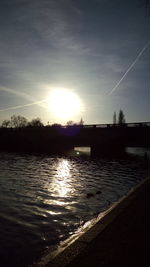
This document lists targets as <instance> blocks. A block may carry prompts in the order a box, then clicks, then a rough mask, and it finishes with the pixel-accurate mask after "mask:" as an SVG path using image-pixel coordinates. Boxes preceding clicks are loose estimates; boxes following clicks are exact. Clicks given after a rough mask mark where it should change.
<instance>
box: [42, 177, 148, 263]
mask: <svg viewBox="0 0 150 267" xmlns="http://www.w3.org/2000/svg"><path fill="white" fill-rule="evenodd" d="M133 195H135V196H134V197H130V201H129V202H128V201H127V202H128V203H127V205H125V207H124V208H123V209H121V212H119V214H117V216H115V219H114V220H113V221H112V222H111V223H108V225H107V226H106V227H105V229H104V230H103V231H101V232H100V233H99V234H98V235H96V237H95V238H94V239H92V241H90V242H88V244H86V245H85V248H84V249H82V251H81V253H77V255H76V257H70V260H69V261H70V262H69V263H67V262H68V260H64V258H65V257H57V260H56V261H54V262H53V261H52V262H51V263H50V264H48V265H46V266H52V267H53V266H54V267H57V266H63V267H64V266H66V267H99V266H100V267H104V266H105V267H106V266H107V267H113V266H116V267H128V266H130V267H131V266H132V267H134V266H136V267H137V266H140V267H147V266H148V267H149V266H150V182H149V181H148V182H147V183H146V184H145V185H144V186H142V189H140V190H139V191H138V193H136V194H133ZM82 242H83V243H84V242H85V241H84V239H83V240H82V241H80V243H82ZM85 243H87V242H85ZM79 250H80V249H79ZM67 254H68V253H67ZM75 254H76V252H75ZM67 257H68V255H67ZM67 257H66V258H67ZM62 258H63V259H62ZM61 261H62V262H61Z"/></svg>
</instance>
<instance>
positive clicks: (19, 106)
mask: <svg viewBox="0 0 150 267" xmlns="http://www.w3.org/2000/svg"><path fill="white" fill-rule="evenodd" d="M44 102H47V99H43V100H40V101H36V102H32V103H29V104H25V105H18V106H14V107H10V108H4V109H0V112H2V111H6V110H12V109H19V108H24V107H29V106H33V105H39V104H41V103H44Z"/></svg>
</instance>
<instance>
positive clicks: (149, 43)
mask: <svg viewBox="0 0 150 267" xmlns="http://www.w3.org/2000/svg"><path fill="white" fill-rule="evenodd" d="M149 45H150V41H148V43H147V44H146V45H145V46H144V47H143V48H142V50H141V51H140V52H139V54H138V55H137V57H136V59H135V60H134V61H133V63H132V64H131V65H130V66H129V68H128V69H127V70H126V72H125V73H124V75H123V76H122V78H121V79H120V80H119V82H117V84H116V85H115V86H114V88H113V89H112V90H111V91H110V93H109V95H111V94H112V93H113V92H115V91H116V89H117V88H118V86H119V85H120V83H121V82H122V81H123V79H124V78H125V77H126V75H127V74H128V72H129V71H130V70H131V69H132V68H133V67H134V65H135V64H136V63H137V61H138V60H139V58H140V57H141V56H142V54H143V53H144V51H145V50H146V49H147V47H148V46H149Z"/></svg>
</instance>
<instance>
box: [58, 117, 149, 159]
mask: <svg viewBox="0 0 150 267" xmlns="http://www.w3.org/2000/svg"><path fill="white" fill-rule="evenodd" d="M63 128H64V133H63V134H64V135H68V137H69V138H68V141H70V144H72V145H73V146H81V147H82V146H88V147H91V154H92V155H95V156H100V155H109V154H113V155H114V154H120V153H123V152H124V150H125V147H150V122H136V123H125V124H94V125H83V126H69V127H68V126H64V127H63ZM78 128H79V131H78V132H77V129H78ZM69 130H70V136H69ZM76 132H77V134H76ZM71 134H72V136H71Z"/></svg>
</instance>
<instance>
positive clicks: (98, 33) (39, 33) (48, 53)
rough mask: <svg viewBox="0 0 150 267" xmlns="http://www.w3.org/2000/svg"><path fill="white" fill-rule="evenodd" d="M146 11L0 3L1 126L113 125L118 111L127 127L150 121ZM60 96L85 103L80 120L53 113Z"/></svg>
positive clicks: (77, 1) (40, 0) (72, 3)
mask: <svg viewBox="0 0 150 267" xmlns="http://www.w3.org/2000/svg"><path fill="white" fill-rule="evenodd" d="M140 3H141V1H140V0H132V1H131V0H126V1H122V0H113V1H112V0H89V1H87V0H0V33H1V34H0V122H2V121H3V120H4V119H9V118H10V116H11V115H14V114H16V115H22V116H25V117H26V118H28V119H29V120H31V119H32V118H35V117H40V118H41V119H42V121H43V122H44V123H47V122H48V121H49V123H50V124H52V123H54V122H57V123H62V124H65V123H66V121H67V120H70V119H71V120H73V121H75V122H78V121H80V119H81V117H82V118H83V120H84V123H85V124H90V123H109V122H110V123H111V122H112V117H113V113H114V111H116V112H118V111H119V109H122V110H123V111H124V114H125V117H126V121H127V122H136V121H150V15H149V14H148V12H147V11H146V9H145V8H144V7H143V6H141V4H140ZM56 89H57V90H58V91H57V92H61V90H62V89H63V91H65V92H68V93H70V94H72V96H73V97H75V98H77V99H78V101H79V102H80V108H79V110H78V112H77V113H76V112H75V113H71V112H70V117H69V116H68V117H66V118H63V117H61V114H60V113H59V114H60V115H59V114H56V111H55V110H52V109H51V105H52V103H51V101H49V98H50V95H51V94H52V93H53V91H55V90H56ZM64 98H65V99H64V100H63V95H61V97H60V99H59V101H58V103H57V102H56V104H55V105H56V106H57V105H58V107H59V106H60V105H61V99H62V101H66V100H67V99H68V102H71V101H70V99H69V98H67V96H66V95H65V96H64ZM53 104H54V103H53ZM65 105H67V102H65ZM72 105H73V104H72V102H71V106H72ZM71 106H70V107H68V109H70V111H71ZM78 106H79V105H77V108H78ZM67 112H69V111H67Z"/></svg>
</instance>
